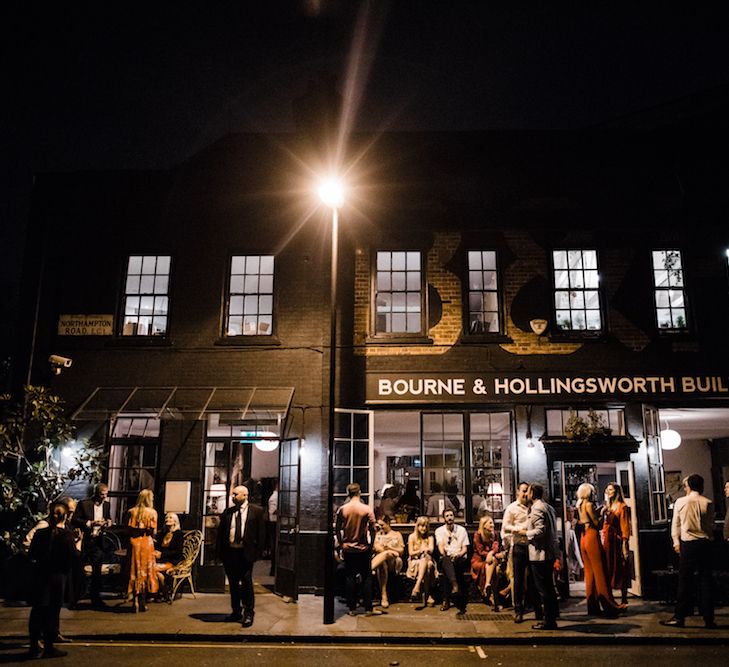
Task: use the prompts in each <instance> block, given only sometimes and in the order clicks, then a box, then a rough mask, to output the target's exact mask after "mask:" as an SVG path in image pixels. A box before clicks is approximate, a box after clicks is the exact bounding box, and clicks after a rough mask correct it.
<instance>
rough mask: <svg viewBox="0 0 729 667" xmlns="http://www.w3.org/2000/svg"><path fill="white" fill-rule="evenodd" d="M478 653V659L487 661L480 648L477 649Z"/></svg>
mask: <svg viewBox="0 0 729 667" xmlns="http://www.w3.org/2000/svg"><path fill="white" fill-rule="evenodd" d="M476 653H478V657H479V658H481V660H486V654H485V653H484V652H483V649H482V648H481V647H480V646H477V647H476Z"/></svg>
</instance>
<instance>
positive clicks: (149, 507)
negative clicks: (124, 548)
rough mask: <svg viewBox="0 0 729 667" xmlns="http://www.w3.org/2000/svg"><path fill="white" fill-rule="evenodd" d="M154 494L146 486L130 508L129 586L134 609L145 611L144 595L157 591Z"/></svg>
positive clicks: (145, 601)
mask: <svg viewBox="0 0 729 667" xmlns="http://www.w3.org/2000/svg"><path fill="white" fill-rule="evenodd" d="M153 505H154V494H153V493H152V492H151V491H150V490H149V489H144V490H143V491H140V492H139V497H138V498H137V504H136V505H135V506H134V507H132V509H130V510H129V521H128V524H127V525H128V526H129V535H130V539H129V552H130V567H129V587H128V589H127V595H128V596H131V597H132V601H133V604H134V611H135V612H137V611H147V594H153V593H156V592H157V591H158V590H159V583H158V581H157V568H156V567H155V565H156V562H157V561H156V558H155V554H154V539H153V535H154V534H155V533H156V532H157V512H156V511H155V509H154V507H153Z"/></svg>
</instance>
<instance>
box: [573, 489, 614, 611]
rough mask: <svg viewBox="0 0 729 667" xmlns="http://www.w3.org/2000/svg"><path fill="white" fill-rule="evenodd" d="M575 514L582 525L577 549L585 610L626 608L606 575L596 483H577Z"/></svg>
mask: <svg viewBox="0 0 729 667" xmlns="http://www.w3.org/2000/svg"><path fill="white" fill-rule="evenodd" d="M577 514H578V517H579V520H580V524H582V527H583V528H584V531H583V533H582V537H581V538H580V552H581V553H582V560H583V561H584V563H585V597H586V598H587V613H588V614H590V615H603V616H608V617H615V616H617V615H618V613H619V612H620V611H621V610H623V609H625V605H619V604H618V603H617V602H615V598H613V591H612V589H611V588H610V585H609V584H608V580H607V576H606V575H605V552H604V551H603V549H602V544H600V534H599V532H598V525H599V522H600V519H599V517H598V514H597V511H596V510H595V487H594V486H592V484H580V486H579V487H578V489H577Z"/></svg>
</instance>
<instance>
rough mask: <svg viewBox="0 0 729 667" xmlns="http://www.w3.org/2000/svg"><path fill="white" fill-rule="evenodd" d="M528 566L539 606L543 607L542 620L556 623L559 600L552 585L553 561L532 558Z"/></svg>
mask: <svg viewBox="0 0 729 667" xmlns="http://www.w3.org/2000/svg"><path fill="white" fill-rule="evenodd" d="M529 568H530V570H531V573H532V580H533V581H534V588H535V589H536V593H537V594H538V595H539V598H540V600H539V602H540V605H539V606H540V607H543V609H544V622H545V623H549V624H552V623H556V622H557V617H558V616H559V601H558V600H557V589H556V588H555V586H554V575H553V571H554V561H553V560H550V561H544V560H539V561H537V560H533V561H532V562H531V563H529ZM535 609H536V606H535Z"/></svg>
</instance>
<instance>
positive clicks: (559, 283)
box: [554, 269, 569, 289]
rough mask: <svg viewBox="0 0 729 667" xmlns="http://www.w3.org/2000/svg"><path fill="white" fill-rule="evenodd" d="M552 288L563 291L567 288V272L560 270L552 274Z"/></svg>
mask: <svg viewBox="0 0 729 667" xmlns="http://www.w3.org/2000/svg"><path fill="white" fill-rule="evenodd" d="M554 286H555V287H556V288H557V289H565V288H567V287H569V280H568V277H567V271H562V270H561V269H560V270H558V271H555V272H554Z"/></svg>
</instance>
